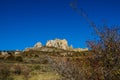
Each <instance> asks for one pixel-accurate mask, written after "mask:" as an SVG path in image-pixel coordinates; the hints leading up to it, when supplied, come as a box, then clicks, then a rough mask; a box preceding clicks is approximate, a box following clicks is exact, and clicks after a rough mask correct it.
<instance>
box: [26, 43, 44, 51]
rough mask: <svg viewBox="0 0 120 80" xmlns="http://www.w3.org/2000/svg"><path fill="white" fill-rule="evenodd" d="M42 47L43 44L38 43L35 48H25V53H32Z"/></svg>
mask: <svg viewBox="0 0 120 80" xmlns="http://www.w3.org/2000/svg"><path fill="white" fill-rule="evenodd" d="M41 47H42V43H41V42H37V43H36V44H35V45H34V46H33V47H28V48H25V50H24V51H30V50H38V49H40V48H41Z"/></svg>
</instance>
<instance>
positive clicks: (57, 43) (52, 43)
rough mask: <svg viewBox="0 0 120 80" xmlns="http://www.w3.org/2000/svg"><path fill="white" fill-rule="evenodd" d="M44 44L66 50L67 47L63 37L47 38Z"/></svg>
mask: <svg viewBox="0 0 120 80" xmlns="http://www.w3.org/2000/svg"><path fill="white" fill-rule="evenodd" d="M46 46H48V47H56V48H60V49H64V50H67V49H68V42H67V40H65V39H63V40H60V39H55V40H49V41H47V43H46Z"/></svg>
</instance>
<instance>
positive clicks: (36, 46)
mask: <svg viewBox="0 0 120 80" xmlns="http://www.w3.org/2000/svg"><path fill="white" fill-rule="evenodd" d="M41 47H42V43H41V42H37V43H36V44H35V45H34V47H33V48H41Z"/></svg>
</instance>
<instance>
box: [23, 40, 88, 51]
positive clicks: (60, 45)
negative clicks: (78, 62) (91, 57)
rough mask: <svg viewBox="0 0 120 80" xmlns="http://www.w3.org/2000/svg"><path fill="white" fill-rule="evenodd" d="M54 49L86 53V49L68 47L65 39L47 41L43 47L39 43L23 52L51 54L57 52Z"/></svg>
mask: <svg viewBox="0 0 120 80" xmlns="http://www.w3.org/2000/svg"><path fill="white" fill-rule="evenodd" d="M54 48H57V49H63V50H67V51H76V52H81V51H88V48H73V47H72V45H71V46H68V42H67V40H66V39H62V40H61V39H55V40H48V41H47V42H46V45H45V46H42V43H41V42H37V43H36V44H35V45H34V46H33V47H29V48H26V49H25V50H24V51H30V50H35V51H46V52H47V51H48V52H52V51H55V50H57V49H54Z"/></svg>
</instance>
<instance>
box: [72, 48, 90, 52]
mask: <svg viewBox="0 0 120 80" xmlns="http://www.w3.org/2000/svg"><path fill="white" fill-rule="evenodd" d="M74 51H77V52H81V51H88V48H76V49H74Z"/></svg>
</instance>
